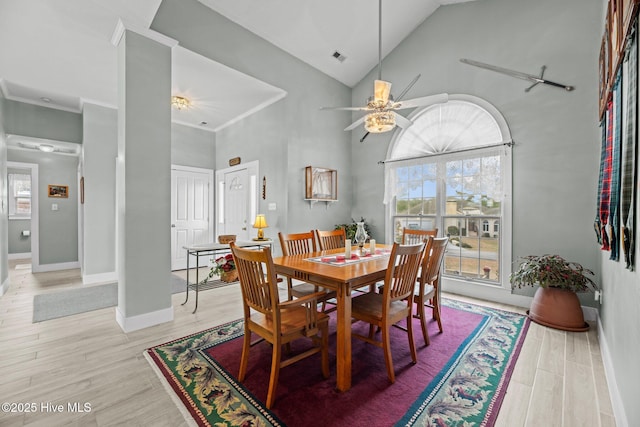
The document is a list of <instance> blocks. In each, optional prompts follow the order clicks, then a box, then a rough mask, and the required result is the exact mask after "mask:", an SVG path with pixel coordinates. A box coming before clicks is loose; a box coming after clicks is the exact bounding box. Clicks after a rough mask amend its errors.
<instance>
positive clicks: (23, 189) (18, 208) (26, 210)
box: [8, 173, 31, 219]
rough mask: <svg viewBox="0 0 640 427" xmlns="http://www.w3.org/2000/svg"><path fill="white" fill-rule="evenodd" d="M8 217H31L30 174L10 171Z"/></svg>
mask: <svg viewBox="0 0 640 427" xmlns="http://www.w3.org/2000/svg"><path fill="white" fill-rule="evenodd" d="M8 183H9V219H30V218H31V175H28V174H19V173H10V174H8Z"/></svg>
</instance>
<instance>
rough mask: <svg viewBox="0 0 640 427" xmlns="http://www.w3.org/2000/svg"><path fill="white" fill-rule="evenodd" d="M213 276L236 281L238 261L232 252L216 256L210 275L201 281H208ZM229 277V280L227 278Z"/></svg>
mask: <svg viewBox="0 0 640 427" xmlns="http://www.w3.org/2000/svg"><path fill="white" fill-rule="evenodd" d="M213 276H219V277H220V278H221V279H222V280H223V281H225V282H226V281H231V282H232V281H235V280H236V279H237V277H238V276H237V272H236V261H235V260H234V259H233V255H232V254H226V255H225V256H221V257H220V258H216V260H215V262H214V264H213V267H211V271H209V275H208V276H207V277H205V279H204V280H202V282H200V283H206V282H208V281H209V279H211V278H212V277H213ZM227 279H228V280H227Z"/></svg>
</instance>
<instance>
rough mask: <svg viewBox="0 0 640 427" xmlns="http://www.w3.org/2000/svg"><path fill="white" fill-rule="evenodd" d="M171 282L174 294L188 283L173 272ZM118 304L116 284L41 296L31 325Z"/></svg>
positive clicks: (214, 282) (212, 283)
mask: <svg viewBox="0 0 640 427" xmlns="http://www.w3.org/2000/svg"><path fill="white" fill-rule="evenodd" d="M169 280H170V283H169V284H170V286H171V293H172V294H177V293H184V292H185V291H186V288H187V281H186V280H185V279H184V278H182V277H180V276H179V275H177V274H175V273H172V274H171V276H170V277H169ZM234 283H237V282H223V281H222V280H212V281H210V282H209V283H208V284H207V288H206V289H215V288H223V287H225V286H229V285H233V284H234ZM117 305H118V284H117V283H106V284H103V285H88V286H82V287H77V288H72V289H64V290H60V291H56V292H48V293H43V294H38V295H34V296H33V321H32V323H38V322H44V321H45V320H51V319H57V318H59V317H66V316H72V315H74V314H80V313H86V312H88V311H93V310H100V309H102V308H109V307H115V306H117Z"/></svg>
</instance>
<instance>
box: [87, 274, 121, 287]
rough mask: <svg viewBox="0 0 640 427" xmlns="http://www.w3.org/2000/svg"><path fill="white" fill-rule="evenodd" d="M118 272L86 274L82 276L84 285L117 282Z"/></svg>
mask: <svg viewBox="0 0 640 427" xmlns="http://www.w3.org/2000/svg"><path fill="white" fill-rule="evenodd" d="M117 281H118V273H116V272H115V271H110V272H108V273H96V274H84V275H83V276H82V284H83V285H93V284H95V283H108V282H117Z"/></svg>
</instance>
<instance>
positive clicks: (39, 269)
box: [31, 261, 80, 273]
mask: <svg viewBox="0 0 640 427" xmlns="http://www.w3.org/2000/svg"><path fill="white" fill-rule="evenodd" d="M74 268H80V263H79V262H78V261H71V262H59V263H57V264H40V265H38V266H36V265H32V266H31V271H32V272H34V273H46V272H48V271H59V270H72V269H74Z"/></svg>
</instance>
